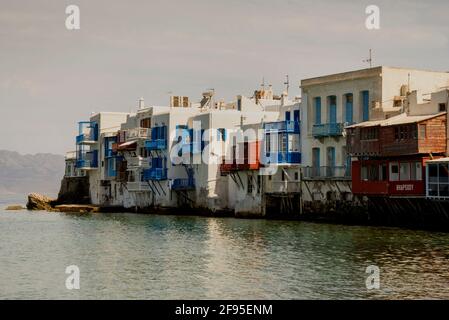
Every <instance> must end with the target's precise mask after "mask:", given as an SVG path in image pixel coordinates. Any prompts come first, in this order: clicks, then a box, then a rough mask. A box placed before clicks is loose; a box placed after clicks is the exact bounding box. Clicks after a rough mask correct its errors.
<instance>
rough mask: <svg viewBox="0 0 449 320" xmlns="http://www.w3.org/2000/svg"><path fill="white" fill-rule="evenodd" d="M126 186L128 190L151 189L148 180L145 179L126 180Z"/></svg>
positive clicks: (140, 190)
mask: <svg viewBox="0 0 449 320" xmlns="http://www.w3.org/2000/svg"><path fill="white" fill-rule="evenodd" d="M126 187H127V188H128V191H130V192H145V191H150V190H151V188H150V186H149V185H148V182H146V181H135V182H127V183H126Z"/></svg>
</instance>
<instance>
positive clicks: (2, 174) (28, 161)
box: [0, 150, 64, 196]
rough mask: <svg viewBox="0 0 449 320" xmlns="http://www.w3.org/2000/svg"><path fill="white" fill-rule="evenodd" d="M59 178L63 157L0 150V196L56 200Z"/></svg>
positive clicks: (62, 169) (62, 168)
mask: <svg viewBox="0 0 449 320" xmlns="http://www.w3.org/2000/svg"><path fill="white" fill-rule="evenodd" d="M63 176H64V156H61V155H55V154H49V153H38V154H35V155H29V154H26V155H22V154H20V153H18V152H14V151H7V150H0V196H9V195H19V194H28V193H31V192H37V193H43V194H48V195H50V196H56V195H57V193H58V191H59V186H60V183H61V179H62V178H63Z"/></svg>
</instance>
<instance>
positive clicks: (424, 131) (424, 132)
mask: <svg viewBox="0 0 449 320" xmlns="http://www.w3.org/2000/svg"><path fill="white" fill-rule="evenodd" d="M419 138H420V139H426V138H427V128H426V125H425V124H420V125H419Z"/></svg>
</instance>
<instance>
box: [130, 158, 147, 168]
mask: <svg viewBox="0 0 449 320" xmlns="http://www.w3.org/2000/svg"><path fill="white" fill-rule="evenodd" d="M126 161H127V164H128V167H129V168H137V167H147V168H148V167H149V166H150V159H149V158H144V157H140V156H137V157H129V158H127V159H126Z"/></svg>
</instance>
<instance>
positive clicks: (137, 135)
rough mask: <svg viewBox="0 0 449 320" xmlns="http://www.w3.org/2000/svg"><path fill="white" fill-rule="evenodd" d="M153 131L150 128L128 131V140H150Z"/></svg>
mask: <svg viewBox="0 0 449 320" xmlns="http://www.w3.org/2000/svg"><path fill="white" fill-rule="evenodd" d="M150 136H151V130H150V129H148V128H133V129H129V130H127V131H126V139H127V140H133V139H149V138H150Z"/></svg>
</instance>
